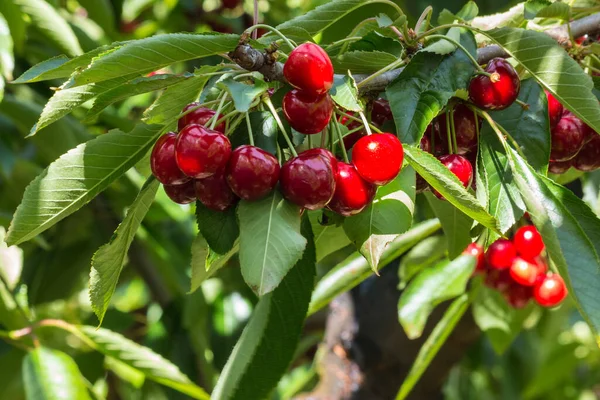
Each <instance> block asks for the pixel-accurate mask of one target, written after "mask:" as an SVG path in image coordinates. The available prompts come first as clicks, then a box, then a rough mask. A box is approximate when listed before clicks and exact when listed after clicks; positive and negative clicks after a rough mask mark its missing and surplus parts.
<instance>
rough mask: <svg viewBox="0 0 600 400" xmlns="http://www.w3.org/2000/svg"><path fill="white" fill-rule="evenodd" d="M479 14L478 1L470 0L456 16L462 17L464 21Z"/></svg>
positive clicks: (470, 19)
mask: <svg viewBox="0 0 600 400" xmlns="http://www.w3.org/2000/svg"><path fill="white" fill-rule="evenodd" d="M478 14H479V7H477V3H475V2H474V1H468V2H467V3H466V4H465V5H464V6H463V7H462V8H461V9H460V11H459V12H458V13H456V16H457V17H459V18H461V19H462V20H464V21H472V20H473V19H474V18H475V17H476V16H477V15H478Z"/></svg>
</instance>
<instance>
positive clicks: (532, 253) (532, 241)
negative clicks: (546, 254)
mask: <svg viewBox="0 0 600 400" xmlns="http://www.w3.org/2000/svg"><path fill="white" fill-rule="evenodd" d="M513 243H514V245H515V248H516V249H517V253H519V255H520V256H521V257H523V258H525V259H527V260H533V259H534V258H536V257H537V256H539V255H540V253H541V252H542V251H543V250H544V241H543V240H542V235H540V233H539V232H538V230H537V229H536V228H535V226H533V225H528V226H523V227H521V228H519V230H518V231H517V233H515V236H514V237H513Z"/></svg>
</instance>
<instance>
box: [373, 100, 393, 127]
mask: <svg viewBox="0 0 600 400" xmlns="http://www.w3.org/2000/svg"><path fill="white" fill-rule="evenodd" d="M392 119H394V116H393V115H392V109H391V108H390V103H389V102H388V101H387V100H385V99H377V100H375V101H374V102H373V106H372V108H371V122H373V124H375V125H377V126H383V124H385V123H386V122H387V121H390V120H392Z"/></svg>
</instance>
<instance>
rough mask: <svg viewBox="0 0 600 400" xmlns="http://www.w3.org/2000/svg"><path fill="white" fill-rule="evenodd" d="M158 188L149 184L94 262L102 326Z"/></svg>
mask: <svg viewBox="0 0 600 400" xmlns="http://www.w3.org/2000/svg"><path fill="white" fill-rule="evenodd" d="M158 186H159V182H158V181H157V180H156V179H154V178H150V179H149V180H148V181H146V184H145V185H144V186H143V187H142V189H141V190H140V193H139V194H138V196H137V197H136V199H135V200H134V202H133V203H132V204H131V207H129V209H128V210H127V216H126V217H125V219H124V220H123V222H121V224H119V226H118V227H117V230H116V231H115V233H114V234H113V236H112V238H111V239H110V242H108V243H107V244H105V245H103V246H102V247H100V248H99V249H98V251H97V252H96V253H95V254H94V257H93V258H92V269H91V271H90V302H91V303H92V310H94V313H95V314H96V316H97V317H98V321H99V323H100V325H102V320H103V319H104V315H105V314H106V310H107V309H108V306H109V305H110V299H111V298H112V295H113V293H114V292H115V289H116V287H117V283H118V282H119V276H120V275H121V271H122V270H123V267H124V266H125V262H126V259H127V253H128V251H129V246H131V243H132V242H133V239H134V238H135V234H136V232H137V230H138V229H139V227H140V225H141V223H142V220H143V219H144V217H145V216H146V213H147V212H148V210H149V209H150V206H151V205H152V201H154V197H155V196H156V191H157V190H158Z"/></svg>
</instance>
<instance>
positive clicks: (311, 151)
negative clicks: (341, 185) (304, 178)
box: [302, 147, 338, 176]
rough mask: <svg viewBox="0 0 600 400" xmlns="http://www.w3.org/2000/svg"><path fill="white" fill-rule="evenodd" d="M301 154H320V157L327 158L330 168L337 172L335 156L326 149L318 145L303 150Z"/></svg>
mask: <svg viewBox="0 0 600 400" xmlns="http://www.w3.org/2000/svg"><path fill="white" fill-rule="evenodd" d="M302 154H303V155H304V156H306V157H308V156H311V157H312V156H314V155H320V156H322V157H325V158H326V159H327V160H329V163H330V165H331V170H332V171H333V173H334V176H335V174H337V163H338V162H337V159H336V158H335V156H334V155H333V153H332V152H330V151H329V150H327V149H323V148H320V147H315V148H314V149H308V150H306V151H303V152H302Z"/></svg>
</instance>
